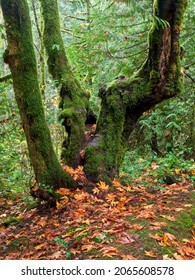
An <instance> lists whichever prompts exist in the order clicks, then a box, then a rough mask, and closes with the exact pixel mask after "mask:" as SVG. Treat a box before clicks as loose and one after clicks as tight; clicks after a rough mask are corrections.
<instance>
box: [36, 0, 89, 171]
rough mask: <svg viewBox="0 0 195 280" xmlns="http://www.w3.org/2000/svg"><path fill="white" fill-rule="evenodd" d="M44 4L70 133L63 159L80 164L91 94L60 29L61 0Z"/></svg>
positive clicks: (65, 123) (62, 114)
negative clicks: (82, 82)
mask: <svg viewBox="0 0 195 280" xmlns="http://www.w3.org/2000/svg"><path fill="white" fill-rule="evenodd" d="M40 3H41V6H42V10H43V18H44V25H45V28H44V44H45V48H46V51H47V55H48V67H49V72H50V73H51V75H52V77H53V79H54V81H55V82H56V85H57V87H58V89H59V94H60V103H59V108H60V115H59V120H60V122H61V123H62V125H63V126H64V127H65V131H66V133H67V137H66V138H65V140H64V142H63V145H62V159H63V161H64V162H65V163H66V164H68V165H71V166H73V167H76V166H78V165H80V164H81V158H80V151H81V149H82V145H83V142H84V139H85V122H86V116H87V110H88V100H89V96H88V95H87V94H86V92H85V91H84V90H83V88H82V87H81V85H80V83H79V81H78V80H77V78H76V77H75V75H74V73H73V72H72V71H71V67H70V65H69V62H68V59H67V56H66V52H65V48H64V42H63V39H62V36H61V31H60V18H59V11H58V3H57V0H40Z"/></svg>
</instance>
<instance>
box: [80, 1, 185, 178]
mask: <svg viewBox="0 0 195 280" xmlns="http://www.w3.org/2000/svg"><path fill="white" fill-rule="evenodd" d="M186 6H187V0H177V1H176V0H155V1H154V3H153V12H154V20H153V24H152V26H151V29H150V31H149V36H148V43H149V52H148V57H147V60H146V61H145V63H144V64H143V66H142V68H141V69H140V70H139V71H138V72H137V73H136V74H135V75H134V76H132V77H130V78H124V77H121V78H119V79H117V80H114V81H113V82H112V83H110V84H108V85H104V86H103V87H102V88H101V90H100V93H99V96H100V97H101V99H102V103H101V111H100V116H99V119H98V123H97V130H96V134H95V137H94V139H93V141H92V142H91V143H90V144H89V145H88V146H87V147H86V150H85V165H84V168H85V171H86V174H87V176H88V178H90V179H91V180H93V181H99V180H100V179H101V180H108V181H109V180H110V179H113V177H114V176H115V175H117V173H118V170H119V166H120V164H121V162H122V160H123V157H124V154H125V152H126V150H127V148H128V139H129V136H130V134H131V132H132V131H133V129H134V127H135V124H136V122H137V121H138V119H139V118H140V116H141V115H142V114H143V113H144V112H145V111H147V110H149V109H151V108H152V107H153V106H154V105H155V104H158V103H160V102H162V101H163V100H165V99H167V98H171V97H174V96H175V95H177V94H178V93H179V92H180V91H181V88H182V78H181V69H180V67H181V58H180V52H181V47H180V43H179V35H180V31H181V26H182V21H183V15H184V12H185V9H186Z"/></svg>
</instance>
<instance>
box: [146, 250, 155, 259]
mask: <svg viewBox="0 0 195 280" xmlns="http://www.w3.org/2000/svg"><path fill="white" fill-rule="evenodd" d="M144 252H145V255H146V256H148V257H151V258H156V256H155V255H154V253H153V252H152V251H144Z"/></svg>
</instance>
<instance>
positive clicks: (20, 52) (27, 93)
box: [0, 0, 75, 188]
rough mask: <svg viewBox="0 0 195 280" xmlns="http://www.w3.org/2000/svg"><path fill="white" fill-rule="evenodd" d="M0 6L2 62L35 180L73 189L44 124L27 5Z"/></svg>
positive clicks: (4, 0) (19, 0)
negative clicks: (8, 73) (3, 45)
mask: <svg viewBox="0 0 195 280" xmlns="http://www.w3.org/2000/svg"><path fill="white" fill-rule="evenodd" d="M0 3H1V7H2V10H3V16H4V21H5V27H6V33H7V42H8V48H7V50H6V52H5V55H4V60H5V62H7V63H8V64H9V67H10V69H11V74H12V78H13V86H14V91H15V97H16V101H17V104H18V107H19V111H20V116H21V121H22V126H23V129H24V132H25V135H26V139H27V144H28V150H29V155H30V160H31V164H32V166H33V169H34V173H35V177H36V180H37V182H38V183H40V184H44V185H49V186H53V187H54V188H59V187H63V186H64V187H74V186H75V182H74V181H73V180H72V179H71V177H70V176H69V175H68V174H66V173H65V172H64V170H63V169H62V167H61V165H60V163H59V161H58V159H57V157H56V155H55V153H54V150H53V147H52V142H51V137H50V132H49V128H48V126H47V123H46V121H45V115H44V110H43V105H42V101H41V94H40V89H39V84H38V76H37V64H36V58H35V53H34V48H33V39H32V31H31V22H30V17H29V9H28V5H27V2H26V0H1V2H0Z"/></svg>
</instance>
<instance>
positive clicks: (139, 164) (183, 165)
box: [120, 151, 195, 188]
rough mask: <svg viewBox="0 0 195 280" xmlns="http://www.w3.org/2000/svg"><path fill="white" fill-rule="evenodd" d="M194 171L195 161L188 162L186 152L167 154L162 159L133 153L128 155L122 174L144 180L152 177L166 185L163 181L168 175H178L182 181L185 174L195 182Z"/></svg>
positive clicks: (178, 178)
mask: <svg viewBox="0 0 195 280" xmlns="http://www.w3.org/2000/svg"><path fill="white" fill-rule="evenodd" d="M194 170H195V163H194V160H186V159H185V155H184V152H181V151H180V152H174V153H171V152H170V153H167V154H166V155H165V156H164V157H161V158H160V157H157V156H156V155H154V154H153V155H152V154H151V155H150V156H149V155H148V156H147V157H145V158H143V157H141V156H140V154H138V153H137V152H136V151H133V152H128V153H127V154H126V156H125V158H124V161H123V164H122V166H121V171H120V173H121V175H122V177H123V178H125V177H127V178H128V177H129V176H130V177H131V178H133V179H135V178H138V177H139V176H143V178H145V177H147V176H152V177H154V178H156V179H157V181H158V182H159V183H164V181H163V180H164V178H165V176H166V175H167V174H169V175H170V174H173V175H176V177H177V181H180V180H181V177H182V174H184V175H185V177H186V178H187V179H189V180H191V181H192V182H195V180H194V179H195V176H194V172H195V171H194ZM129 180H130V179H129ZM146 185H147V183H146ZM159 188H160V186H159Z"/></svg>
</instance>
